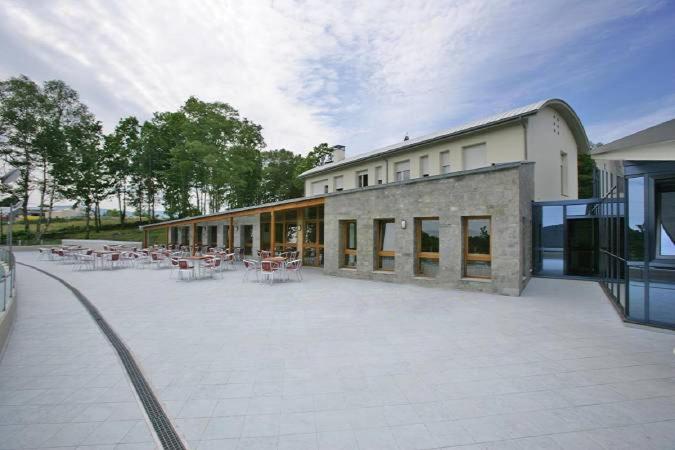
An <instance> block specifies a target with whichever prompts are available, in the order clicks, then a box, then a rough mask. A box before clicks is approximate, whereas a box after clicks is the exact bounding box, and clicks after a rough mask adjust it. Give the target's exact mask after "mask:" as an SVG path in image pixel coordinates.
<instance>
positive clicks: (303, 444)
mask: <svg viewBox="0 0 675 450" xmlns="http://www.w3.org/2000/svg"><path fill="white" fill-rule="evenodd" d="M277 448H278V449H279V450H316V449H318V448H319V443H318V439H317V435H316V433H307V434H286V435H282V436H279V442H278V444H277Z"/></svg>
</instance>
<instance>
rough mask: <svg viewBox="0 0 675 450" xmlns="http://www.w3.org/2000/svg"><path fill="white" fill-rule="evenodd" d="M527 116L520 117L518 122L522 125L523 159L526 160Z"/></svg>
mask: <svg viewBox="0 0 675 450" xmlns="http://www.w3.org/2000/svg"><path fill="white" fill-rule="evenodd" d="M527 121H528V119H527V117H521V118H520V123H521V125H522V126H523V150H524V151H525V161H528V160H529V159H528V158H529V155H528V154H527Z"/></svg>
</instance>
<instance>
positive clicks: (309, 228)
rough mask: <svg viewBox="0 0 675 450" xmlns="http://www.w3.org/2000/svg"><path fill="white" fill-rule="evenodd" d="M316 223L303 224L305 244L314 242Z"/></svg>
mask: <svg viewBox="0 0 675 450" xmlns="http://www.w3.org/2000/svg"><path fill="white" fill-rule="evenodd" d="M316 234H317V233H316V223H311V222H310V223H306V224H305V242H306V243H307V244H316V237H317V236H316Z"/></svg>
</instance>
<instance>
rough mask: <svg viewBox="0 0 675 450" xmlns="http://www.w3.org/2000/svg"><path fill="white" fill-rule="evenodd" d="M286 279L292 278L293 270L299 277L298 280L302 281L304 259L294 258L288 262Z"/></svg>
mask: <svg viewBox="0 0 675 450" xmlns="http://www.w3.org/2000/svg"><path fill="white" fill-rule="evenodd" d="M285 272H286V279H289V278H290V274H291V273H292V272H294V273H295V276H296V277H297V278H298V281H302V260H301V259H294V260H292V261H288V262H287V263H286V271H285Z"/></svg>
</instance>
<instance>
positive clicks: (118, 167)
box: [104, 116, 141, 225]
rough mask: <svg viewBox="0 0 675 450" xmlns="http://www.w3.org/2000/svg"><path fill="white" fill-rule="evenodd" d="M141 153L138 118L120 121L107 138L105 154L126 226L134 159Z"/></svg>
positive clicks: (120, 213)
mask: <svg viewBox="0 0 675 450" xmlns="http://www.w3.org/2000/svg"><path fill="white" fill-rule="evenodd" d="M140 152H141V125H140V123H139V122H138V119H137V118H136V117H133V116H131V117H125V118H123V119H120V121H119V122H118V124H117V126H116V127H115V131H114V132H113V133H111V134H109V135H107V136H106V137H105V145H104V153H105V156H106V158H107V160H108V168H109V170H110V176H111V178H112V180H113V186H114V191H115V196H116V197H117V206H118V212H119V215H118V216H119V218H120V224H122V225H124V222H125V220H126V217H127V200H128V197H129V189H130V182H131V177H132V157H133V156H134V155H138V154H139V153H140Z"/></svg>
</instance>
